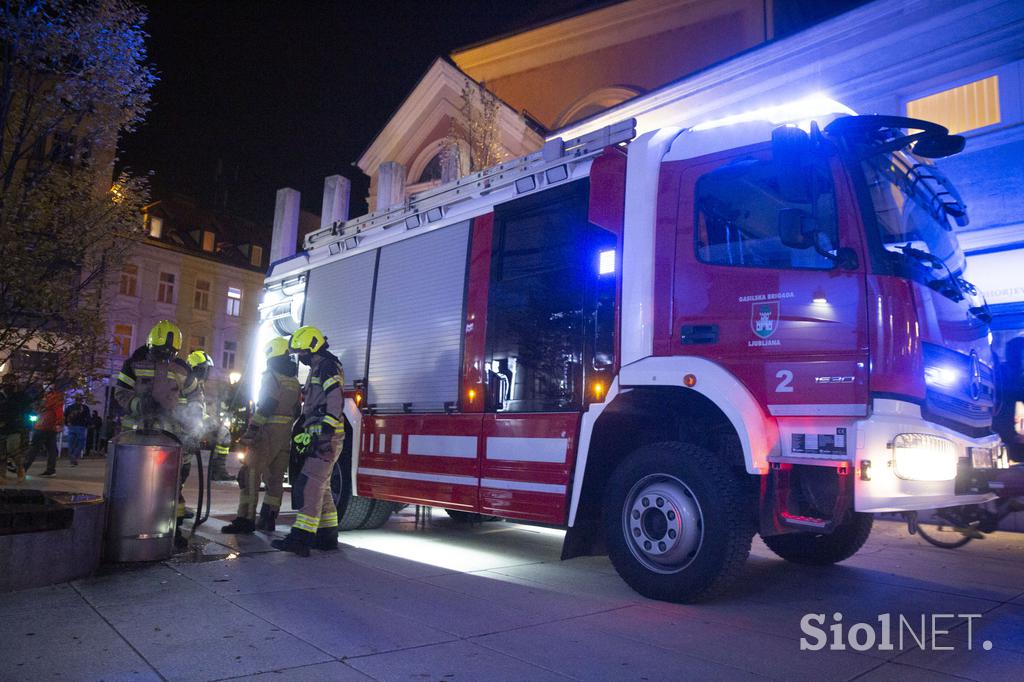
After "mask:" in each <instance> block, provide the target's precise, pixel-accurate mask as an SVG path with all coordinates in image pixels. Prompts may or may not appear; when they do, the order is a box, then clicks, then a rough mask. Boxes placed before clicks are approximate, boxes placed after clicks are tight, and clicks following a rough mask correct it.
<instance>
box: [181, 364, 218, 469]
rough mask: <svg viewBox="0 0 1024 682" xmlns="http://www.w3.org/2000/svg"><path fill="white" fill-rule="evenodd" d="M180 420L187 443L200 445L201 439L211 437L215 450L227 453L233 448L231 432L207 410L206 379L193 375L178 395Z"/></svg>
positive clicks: (215, 452)
mask: <svg viewBox="0 0 1024 682" xmlns="http://www.w3.org/2000/svg"><path fill="white" fill-rule="evenodd" d="M177 414H178V421H179V422H181V424H182V428H183V429H184V432H185V439H186V444H187V445H189V446H190V447H198V446H199V441H200V440H201V439H203V438H209V439H210V440H212V441H213V443H214V445H213V452H214V454H217V455H226V454H227V453H228V451H229V450H230V449H231V432H230V431H229V430H228V428H227V427H226V426H225V425H224V424H223V423H222V422H221V420H220V419H217V418H216V417H214V416H213V415H210V414H209V413H207V411H206V381H205V380H201V379H196V378H195V377H192V378H191V379H190V380H189V382H188V385H187V386H186V387H185V389H184V390H183V391H182V394H181V396H179V397H178V412H177Z"/></svg>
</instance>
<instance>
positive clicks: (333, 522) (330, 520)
mask: <svg viewBox="0 0 1024 682" xmlns="http://www.w3.org/2000/svg"><path fill="white" fill-rule="evenodd" d="M337 525H338V512H331V513H329V514H324V515H323V517H321V519H320V528H330V527H332V526H337Z"/></svg>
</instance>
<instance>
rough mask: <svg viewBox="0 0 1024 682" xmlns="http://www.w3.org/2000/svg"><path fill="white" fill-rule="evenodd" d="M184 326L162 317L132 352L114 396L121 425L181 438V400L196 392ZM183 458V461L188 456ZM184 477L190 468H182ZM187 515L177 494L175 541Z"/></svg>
mask: <svg viewBox="0 0 1024 682" xmlns="http://www.w3.org/2000/svg"><path fill="white" fill-rule="evenodd" d="M180 349H181V330H180V329H178V326H177V325H176V324H174V323H173V322H170V321H168V320H161V321H160V322H157V323H156V325H154V326H153V328H152V329H150V330H149V336H148V337H147V339H146V345H144V346H140V347H139V348H137V349H136V350H135V352H134V353H132V355H131V357H129V358H128V359H127V360H126V361H125V363H124V366H122V367H121V371H120V372H118V374H117V384H116V386H115V387H114V399H115V400H117V403H118V404H119V405H120V406H121V408H122V409H123V410H124V413H125V414H124V417H123V418H122V419H121V426H122V428H126V429H129V428H131V429H139V428H156V429H162V430H164V431H168V432H170V433H172V434H174V436H175V437H177V438H179V439H181V438H182V437H183V436H184V435H185V433H184V430H183V429H182V424H181V421H180V415H181V408H182V403H183V402H187V400H188V398H187V396H189V395H190V394H192V393H194V392H195V386H194V381H195V380H194V379H193V378H192V376H191V372H190V371H189V366H188V363H186V362H185V361H184V360H182V359H181V358H179V357H178V351H179V350H180ZM182 459H183V466H184V461H186V458H184V457H183V458H182ZM182 473H183V476H182V480H183V481H184V478H185V477H186V476H187V472H184V471H183V472H182ZM184 518H185V499H184V497H182V496H181V494H180V492H179V495H178V509H177V523H176V530H175V534H174V540H175V544H176V545H177V546H179V547H180V546H182V545H183V544H184V539H183V538H182V536H181V533H180V532H179V530H177V529H178V528H180V527H181V523H182V521H183V520H184Z"/></svg>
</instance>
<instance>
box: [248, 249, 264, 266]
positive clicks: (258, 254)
mask: <svg viewBox="0 0 1024 682" xmlns="http://www.w3.org/2000/svg"><path fill="white" fill-rule="evenodd" d="M249 262H250V263H252V264H253V265H254V266H256V267H257V268H258V267H260V266H261V265H263V247H262V246H253V247H252V253H250V254H249Z"/></svg>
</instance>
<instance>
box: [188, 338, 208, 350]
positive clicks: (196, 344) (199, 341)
mask: <svg viewBox="0 0 1024 682" xmlns="http://www.w3.org/2000/svg"><path fill="white" fill-rule="evenodd" d="M205 349H206V337H205V336H203V335H202V334H192V335H191V336H189V337H188V351H189V352H190V353H191V352H192V351H194V350H205Z"/></svg>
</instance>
